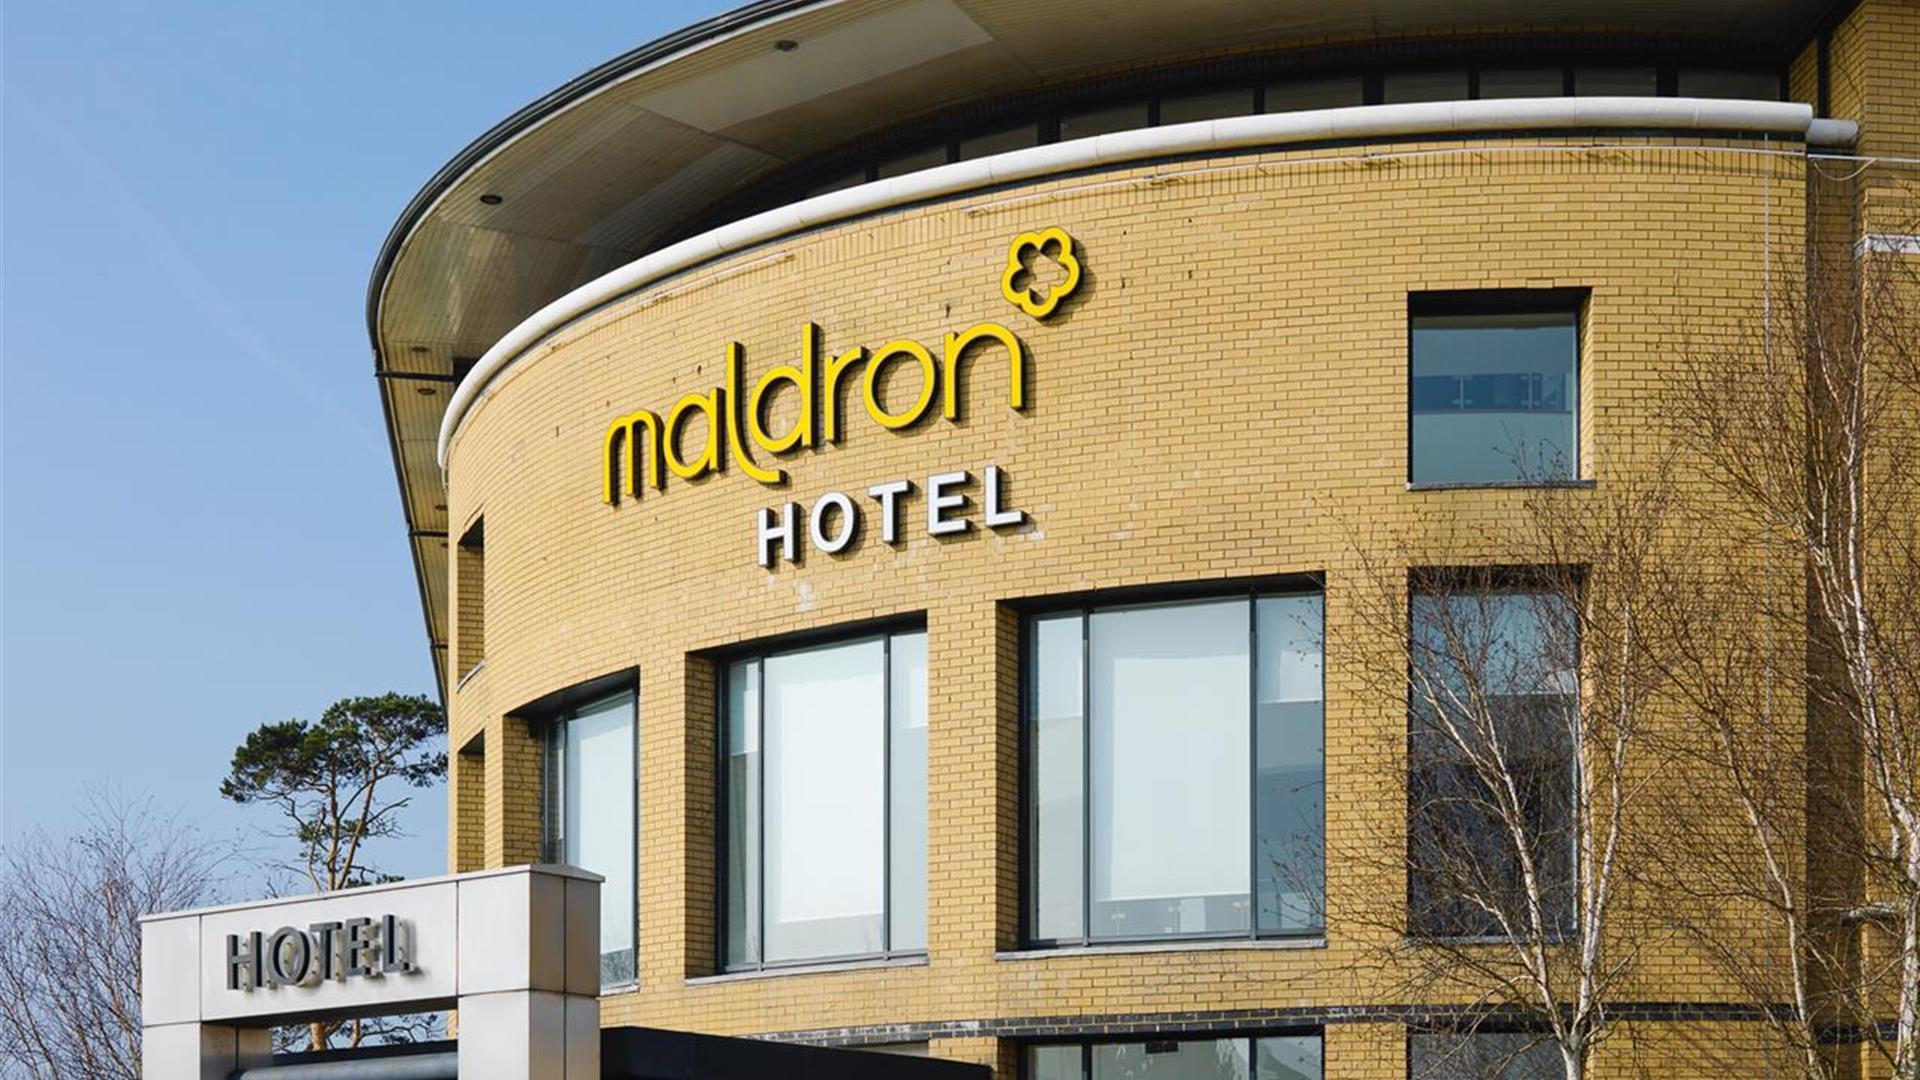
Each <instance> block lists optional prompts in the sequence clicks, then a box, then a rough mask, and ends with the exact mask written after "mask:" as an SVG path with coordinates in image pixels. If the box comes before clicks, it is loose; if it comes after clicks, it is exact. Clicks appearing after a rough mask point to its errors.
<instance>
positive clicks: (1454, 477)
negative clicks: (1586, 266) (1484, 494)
mask: <svg viewBox="0 0 1920 1080" xmlns="http://www.w3.org/2000/svg"><path fill="white" fill-rule="evenodd" d="M1497 302H1498V301H1497V299H1492V300H1489V301H1488V303H1497ZM1521 302H1522V301H1516V303H1521ZM1462 303H1464V301H1462ZM1476 303H1477V302H1476ZM1482 306H1484V305H1482ZM1435 307H1444V304H1441V305H1435ZM1578 324H1579V315H1578V311H1577V301H1575V300H1567V301H1566V302H1565V303H1564V304H1563V305H1562V306H1561V310H1556V311H1540V310H1511V311H1504V312H1503V311H1485V312H1482V311H1475V312H1472V313H1462V314H1446V313H1441V312H1440V311H1437V310H1434V311H1432V313H1427V314H1422V313H1421V311H1420V309H1419V307H1416V308H1415V312H1414V315H1413V326H1412V335H1411V336H1412V350H1413V355H1412V358H1411V359H1412V366H1413V375H1412V384H1411V387H1410V391H1411V396H1410V400H1409V407H1410V412H1411V424H1412V459H1413V460H1412V462H1411V464H1410V467H1409V476H1410V479H1411V480H1412V481H1413V482H1414V483H1416V484H1485V483H1553V482H1557V481H1563V480H1569V479H1572V478H1573V477H1574V475H1575V470H1576V468H1577V460H1576V453H1577V444H1576V442H1575V436H1576V430H1575V429H1576V423H1577V421H1576V418H1577V417H1578V415H1579V394H1580V383H1579V355H1578V354H1579V332H1578Z"/></svg>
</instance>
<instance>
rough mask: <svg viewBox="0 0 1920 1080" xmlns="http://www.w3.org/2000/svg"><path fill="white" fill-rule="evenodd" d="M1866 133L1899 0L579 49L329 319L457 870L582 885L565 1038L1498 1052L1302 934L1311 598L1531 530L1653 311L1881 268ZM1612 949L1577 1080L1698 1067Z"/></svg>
mask: <svg viewBox="0 0 1920 1080" xmlns="http://www.w3.org/2000/svg"><path fill="white" fill-rule="evenodd" d="M402 107H404V103H402ZM1917 158H1920V4H1915V3H1914V2H1912V0H1860V2H1858V3H1838V4H1835V3H1830V2H1828V0H1693V2H1689V3H1684V4H1645V3H1634V2H1629V0H1565V2H1560V3H1555V4H1552V5H1539V4H1531V5H1529V4H1517V3H1511V2H1507V0H1443V2H1439V3H1433V2H1413V0H1372V2H1369V3H1364V4H1362V3H1332V4H1305V3H1292V2H1287V3H1270V2H1262V3H1256V2H1251V0H1211V2H1206V3H1170V2H1138V0H1123V2H1116V0H1100V2H1092V0H1022V2H1019V3H1009V2H1004V0H809V2H794V0H763V2H760V3H755V4H751V5H748V6H747V7H744V8H741V9H739V10H736V11H733V12H730V13H727V14H724V15H720V16H717V17H715V18H712V19H709V20H707V21H705V22H701V23H698V24H695V25H692V26H689V27H687V28H686V29H684V30H681V31H678V32H676V33H673V34H671V35H669V36H667V37H665V38H662V39H660V40H659V41H656V42H653V43H651V44H648V45H645V46H642V47H640V48H638V49H635V50H633V51H631V52H628V53H626V54H624V55H621V56H619V57H617V58H616V59H614V60H611V61H609V62H608V63H606V64H603V65H602V66H600V67H598V68H595V69H593V70H591V71H588V72H586V73H584V74H582V75H580V76H579V77H578V78H576V79H574V80H573V81H571V82H569V83H567V84H566V85H564V86H561V87H559V88H558V89H556V90H554V91H553V92H552V93H550V94H548V95H546V96H545V97H542V98H541V99H539V100H538V101H535V102H533V103H532V104H530V105H528V106H527V107H526V108H524V109H522V110H521V111H519V112H517V113H515V114H514V115H512V116H510V117H508V118H506V119H504V120H503V121H501V122H500V124H499V125H498V126H496V127H495V128H493V129H492V130H490V131H488V132H487V133H486V134H484V135H483V136H481V137H480V138H479V139H478V140H477V141H476V142H474V143H473V145H471V146H469V147H468V148H467V149H466V150H464V151H462V152H461V153H460V154H459V155H458V156H457V157H455V158H454V160H453V161H451V162H449V163H448V164H447V165H446V166H445V167H444V168H443V169H442V170H441V171H440V172H439V173H438V174H437V175H435V176H434V177H433V178H432V179H431V180H430V181H429V182H428V183H427V185H426V186H425V187H424V188H423V189H422V190H421V191H420V193H419V195H418V196H417V197H416V198H415V199H414V200H413V202H412V203H411V204H410V205H409V206H408V207H407V208H406V210H405V212H404V213H403V214H402V215H401V217H400V219H399V221H398V223H397V224H396V225H395V226H394V228H393V230H392V233H391V235H390V237H389V238H388V240H387V242H386V244H385V246H384V247H383V249H382V250H381V251H380V253H379V258H378V263H377V266H376V269H375V272H374V277H373V281H372V285H371V288H370V292H369V298H368V311H367V316H368V322H369V329H370V332H371V335H372V341H373V348H374V354H375V364H376V368H377V374H378V376H379V386H380V390H381V393H382V401H383V404H384V408H385V415H386V419H387V424H388V429H389V432H390V436H391V439H392V446H393V453H394V461H395V465H396V469H397V473H398V479H399V484H400V489H401V496H402V500H403V505H404V510H405V525H406V529H407V537H408V542H409V543H410V544H411V546H412V551H413V558H414V562H415V564H416V566H417V569H418V577H419V588H420V597H421V602H422V605H423V608H424V612H425V621H426V630H427V638H428V641H427V644H428V645H429V647H430V648H431V650H432V655H433V660H434V664H435V669H436V671H437V673H438V677H439V679H440V681H441V685H442V688H443V694H444V700H445V702H446V705H447V710H448V715H449V738H450V747H449V749H450V754H451V757H452V765H451V770H450V771H451V775H450V783H449V791H450V799H451V807H452V813H451V824H450V833H449V838H448V842H449V870H450V871H452V872H456V873H465V872H472V871H483V870H491V869H498V868H506V867H513V866H516V865H519V864H527V863H565V864H571V865H574V866H578V867H582V868H584V869H586V870H588V871H591V872H592V873H594V874H598V875H600V876H601V877H603V878H604V879H605V880H604V884H603V886H602V889H601V899H600V907H599V912H600V914H599V978H598V984H599V999H598V1000H599V1022H600V1024H601V1025H603V1026H604V1027H607V1028H615V1027H623V1026H635V1027H648V1028H669V1029H677V1030H682V1031H689V1032H699V1033H707V1034H714V1035H730V1036H753V1037H757V1038H762V1039H770V1040H775V1041H785V1042H794V1043H811V1044H819V1045H825V1046H833V1047H851V1048H866V1049H873V1050H891V1051H895V1052H902V1053H908V1054H917V1055H925V1056H928V1057H932V1058H944V1059H950V1060H954V1061H960V1062H970V1063H973V1064H975V1065H979V1066H986V1067H988V1068H990V1069H992V1070H993V1074H994V1075H995V1076H1000V1077H1005V1078H1013V1077H1026V1078H1029V1080H1083V1078H1084V1080H1112V1078H1118V1077H1157V1078H1167V1077H1180V1078H1187V1077H1193V1078H1200V1077H1209V1078H1211V1077H1244V1078H1249V1080H1280V1078H1286V1080H1297V1078H1309V1077H1312V1078H1318V1077H1326V1078H1341V1080H1359V1078H1363V1077H1365V1078H1379V1080H1386V1078H1393V1080H1400V1078H1404V1077H1409V1076H1421V1075H1429V1074H1430V1075H1434V1076H1471V1075H1489V1076H1491V1075H1496V1074H1498V1075H1506V1076H1512V1077H1521V1076H1527V1077H1531V1076H1535V1075H1547V1073H1545V1072H1535V1071H1528V1070H1530V1069H1544V1068H1549V1067H1550V1068H1554V1069H1557V1067H1558V1059H1557V1055H1555V1056H1549V1057H1548V1058H1545V1059H1542V1058H1540V1057H1539V1056H1538V1055H1537V1054H1536V1053H1535V1052H1533V1051H1526V1052H1523V1053H1522V1054H1521V1055H1520V1057H1519V1059H1517V1060H1516V1061H1515V1062H1513V1063H1512V1064H1511V1066H1510V1067H1509V1068H1508V1069H1507V1071H1506V1072H1505V1073H1498V1072H1497V1070H1495V1069H1494V1068H1493V1067H1492V1066H1487V1067H1486V1068H1485V1069H1481V1066H1480V1065H1476V1064H1474V1063H1475V1062H1487V1061H1493V1060H1496V1059H1499V1058H1501V1057H1503V1055H1505V1054H1506V1053H1507V1052H1508V1051H1509V1050H1512V1049H1513V1048H1514V1047H1515V1046H1517V1045H1519V1043H1518V1042H1515V1041H1514V1040H1520V1041H1524V1040H1525V1033H1524V1032H1505V1031H1501V1030H1500V1029H1498V1027H1497V1026H1495V1027H1489V1028H1486V1029H1483V1030H1480V1031H1478V1032H1477V1033H1475V1034H1472V1035H1461V1034H1457V1033H1453V1032H1451V1031H1450V1030H1449V1029H1448V1028H1447V1027H1446V1025H1445V1024H1444V1023H1442V1022H1438V1021H1436V1023H1434V1024H1423V1023H1420V1022H1418V1018H1419V1017H1423V1016H1425V1017H1444V1016H1445V1015H1446V1010H1447V1009H1449V1008H1454V1007H1461V1008H1464V1007H1467V1006H1470V1005H1471V1004H1472V1003H1471V1002H1468V1001H1461V1000H1458V999H1457V998H1454V997H1449V996H1448V995H1447V994H1446V993H1445V992H1444V991H1441V990H1435V991H1433V996H1432V997H1431V998H1429V999H1422V1000H1409V999H1408V998H1407V997H1406V996H1405V995H1406V990H1405V987H1404V986H1403V985H1402V984H1400V983H1398V982H1396V981H1395V980H1393V979H1392V978H1389V977H1387V976H1386V975H1383V974H1382V973H1381V972H1380V970H1379V969H1380V965H1379V963H1378V962H1377V958H1378V956H1379V955H1380V945H1381V935H1382V934H1385V933H1387V931H1385V930H1383V929H1382V928H1379V927H1377V926H1373V925H1371V924H1368V923H1366V922H1365V921H1364V920H1358V919H1356V918H1355V917H1354V915H1353V913H1354V912H1355V911H1357V910H1358V909H1359V907H1360V906H1361V905H1362V904H1363V902H1368V901H1372V900H1376V899H1378V897H1380V896H1382V895H1386V896H1398V895H1403V894H1405V892H1406V889H1407V885H1406V882H1405V881H1404V880H1403V879H1402V878H1396V877H1394V876H1392V874H1391V873H1388V872H1385V871H1383V869H1382V863H1381V861H1374V860H1366V859H1355V858H1351V857H1346V856H1345V854H1344V853H1347V852H1351V851H1353V850H1355V849H1356V848H1358V847H1360V846H1363V844H1364V843H1365V842H1367V840H1368V838H1369V837H1373V836H1375V835H1377V834H1378V833H1379V831H1380V829H1381V828H1382V823H1389V824H1391V823H1398V826H1404V825H1405V823H1406V821H1407V819H1408V810H1407V806H1406V802H1405V796H1404V793H1403V792H1402V791H1401V790H1400V789H1395V788H1392V787H1390V786H1381V785H1378V784H1374V783H1372V782H1370V781H1369V780H1368V776H1369V775H1370V772H1371V771H1373V770H1375V769H1377V768H1378V766H1379V765H1380V755H1381V754H1382V753H1383V750H1382V747H1383V746H1388V745H1391V744H1392V741H1393V739H1394V738H1396V737H1397V738H1400V739H1402V740H1404V733H1405V732H1406V730H1407V714H1406V710H1405V709H1404V708H1402V709H1399V710H1397V711H1396V710H1394V709H1391V708H1382V707H1381V706H1380V703H1379V701H1378V700H1377V698H1375V697H1372V696H1370V695H1369V694H1368V693H1367V692H1366V688H1365V683H1366V678H1365V676H1364V675H1363V674H1362V673H1361V672H1359V671H1357V670H1356V664H1357V663H1358V661H1357V660H1356V659H1355V658H1356V656H1357V655H1358V654H1359V652H1360V651H1361V650H1360V649H1359V648H1358V647H1357V646H1356V644H1355V643H1356V642H1358V641H1360V640H1361V639H1364V638H1365V637H1366V636H1367V635H1369V634H1373V633H1376V631H1377V628H1375V627H1372V626H1371V625H1369V624H1368V623H1367V620H1366V619H1365V617H1364V614H1363V611H1362V608H1363V607H1364V604H1363V602H1362V599H1361V597H1360V593H1361V591H1362V588H1363V586H1362V582H1363V579H1364V578H1365V573H1364V569H1363V568H1364V567H1367V566H1370V565H1375V564H1377V563H1379V562H1380V561H1382V560H1386V561H1391V560H1393V559H1402V560H1403V561H1405V560H1404V551H1403V550H1402V549H1401V548H1398V547H1389V546H1387V544H1386V542H1385V541H1384V540H1380V539H1379V538H1381V537H1384V536H1386V535H1389V534H1392V535H1395V536H1399V537H1402V538H1403V539H1404V541H1405V543H1406V544H1407V545H1408V550H1414V551H1417V552H1418V556H1419V561H1420V564H1421V565H1419V566H1415V565H1407V566H1406V568H1405V569H1406V571H1407V572H1408V573H1412V572H1414V571H1417V570H1419V569H1421V567H1422V566H1425V567H1461V566H1488V565H1501V566H1524V565H1526V564H1529V563H1533V562H1537V561H1539V555H1538V553H1535V552H1529V551H1527V550H1523V549H1518V548H1516V547H1515V546H1514V542H1513V540H1512V536H1513V535H1514V534H1513V531H1512V530H1510V529H1503V528H1501V527H1500V525H1501V523H1511V522H1513V521H1515V520H1517V519H1518V518H1519V517H1520V516H1521V515H1522V514H1523V513H1524V509H1523V507H1524V504H1525V500H1526V499H1527V498H1528V497H1529V496H1530V494H1532V493H1534V492H1535V491H1536V490H1537V489H1538V488H1540V487H1543V486H1554V487H1559V488H1566V489H1568V494H1569V496H1570V497H1573V498H1579V497H1581V496H1582V495H1583V494H1585V493H1604V492H1605V490H1606V489H1607V488H1608V487H1609V486H1610V485H1626V484H1631V483H1634V482H1636V481H1638V480H1643V479H1644V477H1643V476H1640V475H1637V474H1636V470H1639V469H1643V468H1646V467H1647V461H1648V458H1647V455H1645V454H1643V453H1641V452H1640V450H1641V449H1642V448H1643V447H1644V446H1645V445H1646V444H1647V443H1648V441H1649V440H1650V439H1652V438H1653V437H1654V433H1655V432H1657V431H1658V430H1659V429H1660V423H1661V419H1662V418H1661V417H1660V416H1658V415H1657V414H1656V413H1657V399H1656V396H1655V395H1653V394H1652V393H1650V392H1649V388H1650V387H1652V386H1655V385H1657V384H1658V382H1659V380H1660V379H1661V378H1662V375H1663V370H1664V368H1663V365H1665V364H1666V363H1668V361H1669V360H1670V358H1671V356H1672V350H1671V347H1670V345H1671V342H1672V340H1673V335H1674V334H1675V333H1676V331H1677V330H1678V329H1680V328H1684V329H1685V330H1686V331H1687V332H1689V333H1696V334H1706V335H1711V334H1714V333H1716V332H1721V331H1730V330H1732V329H1734V328H1736V327H1738V326H1740V325H1741V324H1742V323H1743V322H1744V321H1747V320H1750V319H1751V318H1752V317H1753V314H1754V313H1755V312H1757V311H1760V310H1762V309H1763V308H1764V307H1765V306H1766V305H1767V303H1768V302H1769V299H1770V295H1769V292H1768V290H1769V289H1770V288H1772V287H1773V285H1772V283H1773V282H1774V280H1775V275H1776V268H1777V267H1780V266H1791V265H1796V264H1804V263H1805V261H1806V259H1807V256H1808V254H1809V252H1811V251H1813V250H1814V249H1815V248H1817V247H1819V246H1821V245H1827V246H1830V247H1832V248H1833V249H1834V250H1838V251H1842V252H1848V251H1876V252H1894V253H1900V252H1905V253H1906V255H1907V256H1909V257H1910V256H1911V255H1912V254H1913V252H1915V251H1916V250H1920V241H1917V240H1916V239H1915V238H1914V236H1913V235H1912V233H1913V232H1914V229H1913V228H1912V222H1913V219H1914V212H1915V210H1916V208H1920V198H1917V197H1916V194H1915V192H1916V188H1915V176H1916V173H1915V172H1914V169H1913V166H1912V164H1911V162H1912V161H1913V160H1914V159H1917ZM1903 159H1904V161H1905V162H1906V163H1907V164H1905V165H1904V166H1903V165H1902V164H1901V162H1902V160H1903ZM1842 177H1844V178H1845V179H1844V182H1843V181H1842V180H1840V179H1838V178H1842ZM1595 497H1597V494H1596V496H1595ZM1369 545H1374V546H1369ZM1515 588H1516V591H1517V592H1520V593H1524V591H1525V589H1524V585H1523V584H1522V585H1516V586H1515ZM1414 591H1415V593H1416V595H1415V596H1414V597H1412V598H1411V599H1410V601H1409V602H1410V603H1411V604H1413V605H1414V607H1415V608H1416V609H1417V608H1418V605H1419V603H1420V600H1419V597H1418V595H1417V589H1415V590H1414ZM1417 617H1418V615H1417V611H1416V618H1417ZM1522 621H1524V620H1522ZM1513 634H1514V647H1515V648H1519V649H1522V650H1524V649H1525V648H1528V647H1530V645H1529V642H1531V641H1533V639H1532V638H1529V636H1528V632H1527V631H1526V629H1525V628H1524V627H1521V628H1520V629H1516V630H1514V631H1513ZM1703 812H1708V811H1704V810H1703ZM1403 831H1404V830H1403ZM1414 921H1417V920H1410V923H1411V922H1414ZM1417 932H1418V929H1417V927H1414V928H1412V929H1410V930H1409V933H1410V934H1415V935H1417ZM1652 949H1653V951H1652V952H1651V953H1649V954H1648V955H1647V957H1646V958H1645V970H1646V972H1647V974H1646V975H1644V976H1643V977H1642V978H1641V979H1640V981H1639V982H1638V983H1636V984H1635V987H1634V992H1633V994H1632V995H1631V1000H1627V1001H1624V1002H1622V1003H1621V1004H1620V1006H1619V1013H1620V1015H1621V1016H1623V1017H1626V1018H1629V1019H1631V1020H1632V1021H1633V1022H1634V1024H1635V1025H1636V1031H1637V1033H1638V1035H1637V1037H1636V1038H1635V1039H1633V1040H1631V1041H1628V1040H1619V1041H1615V1042H1609V1043H1607V1044H1605V1045H1603V1046H1602V1047H1601V1048H1600V1050H1599V1051H1598V1052H1597V1055H1596V1058H1595V1062H1596V1064H1595V1068H1596V1069H1597V1070H1598V1074H1599V1075H1608V1076H1611V1075H1629V1074H1632V1075H1639V1074H1641V1072H1637V1071H1636V1070H1642V1071H1644V1070H1647V1069H1651V1073H1650V1075H1662V1076H1681V1075H1726V1074H1727V1073H1725V1072H1724V1071H1714V1072H1707V1071H1704V1070H1703V1069H1702V1067H1699V1066H1695V1065H1689V1064H1687V1063H1686V1062H1687V1061H1689V1060H1691V1059H1688V1058H1685V1057H1683V1056H1681V1055H1679V1053H1678V1051H1677V1050H1675V1054H1676V1056H1675V1057H1674V1058H1673V1059H1672V1061H1671V1062H1665V1063H1663V1060H1662V1058H1661V1057H1660V1055H1661V1054H1662V1053H1664V1052H1665V1051H1664V1050H1663V1047H1670V1048H1677V1047H1680V1046H1682V1045H1699V1044H1701V1043H1712V1042H1716V1041H1720V1042H1725V1043H1728V1044H1732V1043H1738V1042H1739V1041H1740V1040H1741V1039H1742V1038H1744V1036H1743V1035H1742V1033H1741V1027H1742V1025H1753V1024H1756V1023H1758V1022H1759V1020H1758V1019H1757V1018H1756V1017H1755V1016H1754V1015H1752V1014H1751V1012H1750V1011H1748V1012H1743V1011H1742V1008H1741V1007H1740V1006H1739V1004H1738V1003H1739V1002H1741V1001H1743V1000H1744V999H1742V998H1740V997H1739V996H1738V994H1737V992H1736V991H1735V990H1734V989H1733V988H1731V987H1729V986H1728V985H1726V984H1725V983H1724V981H1722V980H1720V979H1719V978H1718V977H1717V976H1716V975H1715V974H1714V973H1713V970H1712V969H1711V966H1710V965H1708V964H1706V963H1705V962H1704V961H1702V960H1701V959H1700V958H1699V957H1698V956H1697V955H1696V954H1695V953H1693V952H1691V951H1690V950H1689V949H1688V948H1687V947H1686V946H1685V945H1684V944H1682V943H1678V942H1675V943H1671V944H1666V945H1659V946H1654V947H1652ZM1549 1052H1550V1048H1549ZM1446 1062H1452V1064H1446ZM1765 1067H1766V1066H1765V1064H1764V1063H1763V1062H1761V1061H1759V1060H1758V1059H1756V1060H1755V1061H1754V1062H1753V1063H1752V1065H1751V1072H1749V1073H1748V1075H1763V1074H1764V1069H1765ZM1477 1069H1478V1070H1481V1071H1475V1070H1477ZM1690 1070H1691V1071H1690ZM903 1075H904V1074H903Z"/></svg>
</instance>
